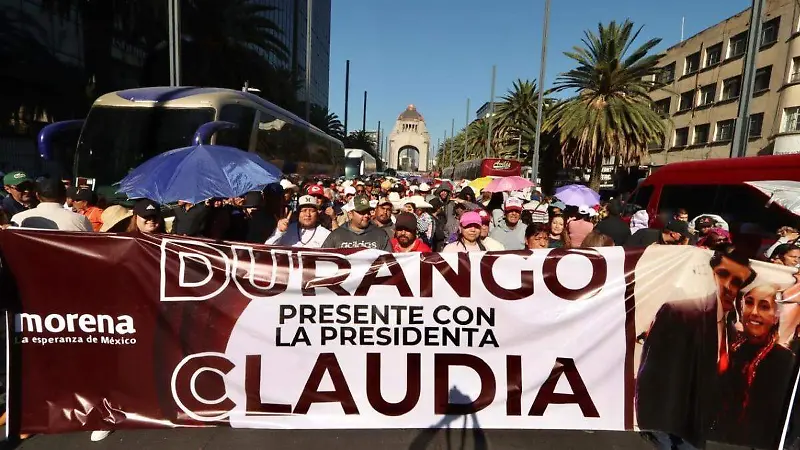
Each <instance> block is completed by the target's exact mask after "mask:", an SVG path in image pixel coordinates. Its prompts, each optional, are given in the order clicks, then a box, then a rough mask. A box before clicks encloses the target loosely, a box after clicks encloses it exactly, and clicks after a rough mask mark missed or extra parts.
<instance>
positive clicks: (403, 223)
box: [394, 212, 417, 233]
mask: <svg viewBox="0 0 800 450" xmlns="http://www.w3.org/2000/svg"><path fill="white" fill-rule="evenodd" d="M394 227H395V229H397V230H408V231H411V232H413V233H416V232H417V217H416V216H415V215H413V214H411V213H407V212H404V213H400V214H398V215H397V218H396V220H395V223H394Z"/></svg>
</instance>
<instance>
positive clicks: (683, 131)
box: [673, 127, 689, 147]
mask: <svg viewBox="0 0 800 450" xmlns="http://www.w3.org/2000/svg"><path fill="white" fill-rule="evenodd" d="M688 143H689V127H686V128H678V129H677V130H675V145H674V146H673V147H686V144H688Z"/></svg>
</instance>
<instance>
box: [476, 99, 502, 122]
mask: <svg viewBox="0 0 800 450" xmlns="http://www.w3.org/2000/svg"><path fill="white" fill-rule="evenodd" d="M494 108H495V111H494V113H493V114H492V116H496V115H497V103H496V102H495V104H494ZM491 110H492V104H491V103H490V102H486V103H484V104H483V105H481V107H480V108H478V110H477V111H475V120H478V119H484V118H487V117H489V113H490V112H491Z"/></svg>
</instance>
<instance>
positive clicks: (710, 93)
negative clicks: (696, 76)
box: [698, 84, 717, 106]
mask: <svg viewBox="0 0 800 450" xmlns="http://www.w3.org/2000/svg"><path fill="white" fill-rule="evenodd" d="M716 93H717V85H716V84H709V85H708V86H703V87H701V88H700V102H699V103H698V106H705V105H710V104H712V103H714V97H715V95H716Z"/></svg>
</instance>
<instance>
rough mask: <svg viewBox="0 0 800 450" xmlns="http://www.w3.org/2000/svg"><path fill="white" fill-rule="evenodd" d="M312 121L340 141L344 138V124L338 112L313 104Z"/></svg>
mask: <svg viewBox="0 0 800 450" xmlns="http://www.w3.org/2000/svg"><path fill="white" fill-rule="evenodd" d="M311 123H312V124H313V125H314V126H315V127H317V128H319V129H320V130H322V131H324V132H326V133H328V135H330V136H331V137H334V138H336V139H339V140H340V141H341V140H342V139H344V125H342V122H341V121H340V120H339V117H338V116H337V115H336V113H332V112H330V111H328V108H323V107H322V106H319V105H311Z"/></svg>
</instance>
